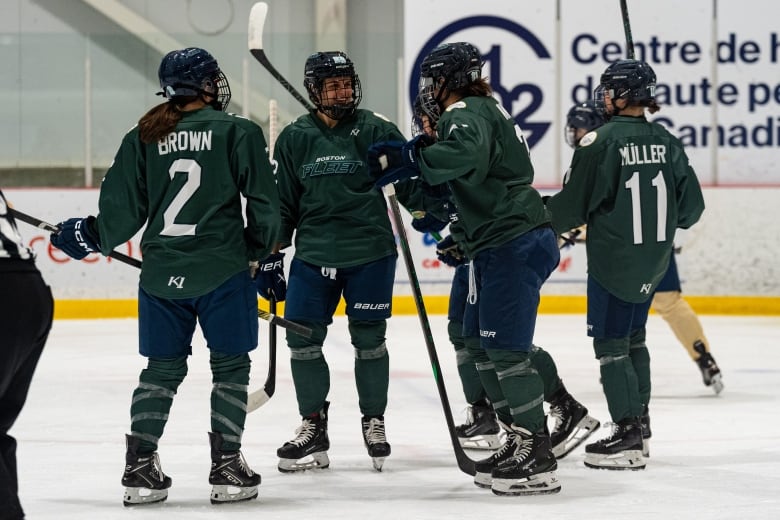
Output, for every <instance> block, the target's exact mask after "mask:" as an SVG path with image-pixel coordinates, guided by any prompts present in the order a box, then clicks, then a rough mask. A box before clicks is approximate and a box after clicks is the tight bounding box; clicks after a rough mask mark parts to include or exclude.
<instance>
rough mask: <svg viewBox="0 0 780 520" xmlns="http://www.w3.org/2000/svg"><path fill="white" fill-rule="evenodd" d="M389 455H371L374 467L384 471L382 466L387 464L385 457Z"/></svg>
mask: <svg viewBox="0 0 780 520" xmlns="http://www.w3.org/2000/svg"><path fill="white" fill-rule="evenodd" d="M386 458H387V457H371V462H372V463H373V464H374V469H375V470H377V471H382V466H384V465H385V459H386Z"/></svg>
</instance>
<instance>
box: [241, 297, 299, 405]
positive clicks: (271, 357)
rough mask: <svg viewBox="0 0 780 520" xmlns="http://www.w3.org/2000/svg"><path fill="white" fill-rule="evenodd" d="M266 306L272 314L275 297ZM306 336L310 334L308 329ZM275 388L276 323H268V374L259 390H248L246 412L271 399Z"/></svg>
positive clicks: (274, 307)
mask: <svg viewBox="0 0 780 520" xmlns="http://www.w3.org/2000/svg"><path fill="white" fill-rule="evenodd" d="M268 307H269V310H270V311H271V313H272V314H276V299H275V298H274V297H273V296H272V297H271V299H270V300H269V301H268ZM308 336H311V331H309V334H308ZM274 390H276V325H274V324H273V323H269V324H268V376H267V377H266V379H265V384H264V385H263V388H261V389H260V390H255V391H254V392H250V393H249V395H248V396H247V400H246V411H247V413H250V412H254V411H255V410H257V409H258V408H260V407H261V406H263V405H264V404H265V403H267V402H268V400H269V399H271V396H273V395H274Z"/></svg>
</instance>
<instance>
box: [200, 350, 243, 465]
mask: <svg viewBox="0 0 780 520" xmlns="http://www.w3.org/2000/svg"><path fill="white" fill-rule="evenodd" d="M210 362H211V384H212V386H211V431H212V432H215V433H220V434H222V450H223V451H238V450H239V449H240V448H241V436H242V435H243V433H244V423H245V422H246V399H247V387H248V386H249V367H250V364H251V361H250V360H249V354H220V353H218V352H212V353H211V359H210Z"/></svg>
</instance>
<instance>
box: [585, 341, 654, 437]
mask: <svg viewBox="0 0 780 520" xmlns="http://www.w3.org/2000/svg"><path fill="white" fill-rule="evenodd" d="M593 347H594V350H595V351H596V357H597V358H598V360H599V363H600V370H601V386H602V388H603V389H604V396H605V397H606V398H607V407H608V408H609V414H610V416H611V417H612V421H613V422H618V421H620V420H622V419H625V418H627V417H639V416H640V415H642V410H643V406H642V403H641V401H640V399H639V382H638V381H637V377H636V372H634V366H633V364H632V363H631V359H630V358H629V356H628V338H596V339H594V340H593Z"/></svg>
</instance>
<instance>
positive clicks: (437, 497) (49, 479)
mask: <svg viewBox="0 0 780 520" xmlns="http://www.w3.org/2000/svg"><path fill="white" fill-rule="evenodd" d="M702 321H703V324H704V327H705V331H706V333H707V335H708V337H709V339H710V342H711V344H712V352H713V354H714V355H715V358H716V360H717V361H718V363H719V365H720V366H721V369H722V370H723V374H724V377H723V381H724V383H725V390H724V391H723V393H722V394H721V395H720V396H717V397H716V396H715V395H714V393H713V392H712V390H711V389H709V388H706V387H705V386H703V385H702V382H701V378H700V375H699V371H698V369H697V368H696V366H695V364H694V363H693V362H692V361H691V360H690V359H689V358H688V355H687V354H686V353H685V351H684V349H683V348H682V347H681V346H680V345H679V344H678V343H677V342H676V340H675V339H674V337H673V336H672V334H671V332H670V331H669V329H668V327H667V326H666V324H665V323H664V322H663V321H661V319H660V318H658V317H657V316H651V317H650V322H649V324H648V344H649V346H650V351H651V356H652V380H653V398H652V401H651V404H650V410H651V417H652V430H653V439H652V442H651V457H650V459H649V463H648V466H647V469H646V470H645V471H637V472H624V471H604V470H601V471H599V470H591V469H588V468H585V467H584V466H583V463H582V459H583V449H582V447H580V448H578V449H577V450H575V451H574V452H573V453H572V454H570V455H569V456H568V457H567V458H565V459H563V460H561V461H559V466H558V477H559V479H560V481H561V483H562V491H561V492H560V493H559V494H557V495H548V496H536V497H497V496H494V495H493V494H492V493H490V491H487V490H482V489H479V488H477V487H475V486H474V484H473V483H472V481H471V478H470V477H469V476H467V475H466V474H464V473H462V472H461V471H460V470H459V469H458V467H457V465H456V463H455V458H454V456H453V451H452V446H451V444H450V440H449V437H448V435H447V430H446V425H445V421H444V415H443V413H442V405H441V402H440V400H439V396H438V393H437V390H436V385H435V381H434V378H433V375H432V373H431V364H430V361H429V358H428V354H427V350H426V347H425V342H424V340H423V335H422V333H421V329H420V326H419V322H418V320H417V318H416V317H414V316H399V317H394V318H393V319H392V320H391V321H390V326H389V328H388V348H389V351H390V362H391V380H390V403H389V407H388V410H387V413H386V425H387V432H388V439H389V441H390V442H391V444H392V449H393V452H392V455H391V456H390V457H389V458H388V459H387V461H386V463H385V469H384V471H383V472H381V473H378V472H376V471H374V470H373V469H372V467H371V462H370V460H369V458H368V456H367V455H366V452H365V449H364V448H363V444H362V438H361V433H360V413H359V411H358V408H357V396H356V391H355V384H354V379H353V375H352V366H353V353H352V347H351V345H350V343H349V337H348V334H347V330H346V321H345V319H344V318H337V319H336V321H335V323H334V325H333V326H332V327H331V329H330V335H329V337H328V339H327V342H326V347H325V354H326V357H327V359H328V362H329V364H330V368H331V382H332V384H331V387H332V388H331V393H330V396H329V399H330V400H331V401H332V405H331V409H330V423H329V424H330V428H329V433H330V439H331V449H330V451H329V454H330V460H331V467H330V469H327V470H322V471H319V472H307V473H305V474H298V475H282V474H280V473H279V472H278V471H277V470H276V463H277V459H276V455H275V453H276V448H277V447H279V446H280V445H281V444H282V443H283V442H284V441H286V440H288V439H290V438H292V436H293V435H294V429H295V428H296V427H297V426H298V425H299V423H300V418H299V416H298V413H297V406H296V404H295V394H294V390H293V386H292V380H291V377H290V369H289V361H288V359H289V357H288V352H287V347H286V345H285V343H284V340H283V337H284V336H283V334H280V341H279V345H278V347H279V349H278V351H279V368H278V375H277V390H276V393H275V395H274V396H273V398H272V399H271V400H270V401H269V402H268V403H267V404H266V405H265V406H263V407H262V408H260V409H259V410H257V411H256V412H254V413H252V414H251V415H250V416H249V417H248V419H247V424H246V432H245V434H244V446H243V451H244V454H245V456H246V458H247V460H248V461H249V463H250V464H251V466H252V467H253V468H254V469H255V470H256V471H258V472H260V473H261V474H262V477H263V482H262V485H261V486H260V497H259V499H258V500H255V501H251V502H247V503H240V504H229V505H223V506H212V505H211V504H210V503H209V490H210V486H209V484H208V481H207V478H208V470H209V447H208V439H207V434H206V432H207V431H208V430H209V392H210V389H211V383H210V381H211V379H210V374H209V369H208V354H207V350H206V348H205V346H204V344H203V340H202V338H201V337H200V336H199V335H198V336H197V337H196V339H195V340H194V343H193V351H194V355H193V356H192V357H191V358H190V362H189V375H188V377H187V379H186V380H185V382H184V383H183V384H182V386H181V388H180V389H179V393H178V395H177V396H176V399H175V402H174V405H173V409H172V410H171V418H170V421H169V422H168V426H167V428H166V431H165V435H164V437H163V440H162V442H161V444H160V448H159V452H160V457H161V461H162V467H163V470H164V471H165V472H166V473H167V474H168V475H170V476H171V477H172V478H173V486H172V488H171V489H170V494H169V498H168V501H167V502H165V503H163V504H161V505H156V506H145V507H135V508H124V507H123V506H122V486H121V484H120V477H121V474H122V468H123V464H124V434H125V432H127V430H128V427H129V405H130V396H131V393H132V391H133V389H134V387H135V385H136V382H137V378H138V373H139V371H140V370H141V368H143V366H144V365H145V363H144V360H143V358H141V357H140V356H139V355H138V354H137V347H136V345H137V322H136V321H135V320H94V321H92V320H90V321H57V322H55V324H54V327H53V330H52V334H51V336H50V338H49V341H48V344H47V347H46V349H45V351H44V355H43V357H42V359H41V362H40V365H39V367H38V370H37V373H36V375H35V378H34V380H33V384H32V388H31V391H30V395H29V398H28V401H27V405H26V407H25V409H24V410H23V412H22V415H21V416H20V418H19V420H18V421H17V423H16V425H15V427H14V429H12V431H11V433H12V434H13V435H14V436H16V437H17V439H18V441H19V449H18V459H19V461H18V462H19V478H20V488H21V489H20V496H21V500H22V504H23V506H24V508H25V511H26V513H27V517H28V518H30V519H32V520H38V519H58V520H66V519H79V520H83V519H99V520H104V519H125V518H133V519H158V518H160V519H166V520H175V519H206V518H208V519H213V518H231V519H235V520H239V519H253V520H257V519H293V518H295V519H311V520H325V519H340V520H348V519H371V520H379V519H404V520H412V519H453V520H454V519H458V520H476V519H485V518H499V515H512V516H511V517H508V518H527V519H539V520H553V519H559V518H572V519H578V520H579V519H583V520H584V519H590V518H594V519H603V518H616V519H622V518H631V519H649V518H653V519H654V518H661V519H664V520H672V519H691V518H697V519H700V520H715V519H721V518H728V519H743V518H744V519H750V520H759V519H778V518H780V418H779V417H780V398H779V397H778V393H779V391H780V348H779V347H780V345H778V340H779V339H780V318H777V317H725V316H705V317H702ZM431 326H432V330H433V331H434V335H435V342H436V346H437V350H438V355H439V359H440V362H441V365H442V371H443V374H444V379H445V381H446V385H447V391H448V393H449V399H450V402H451V406H452V410H453V414H454V416H455V420H456V422H462V421H463V419H464V414H463V410H464V408H465V401H464V399H463V394H462V392H461V389H460V384H459V381H458V378H457V371H456V368H455V361H454V354H453V349H452V347H451V346H450V344H449V342H448V340H447V336H446V318H445V317H444V316H432V317H431ZM584 329H585V319H584V317H583V316H581V315H572V316H556V315H541V316H540V317H539V321H538V325H537V332H536V343H537V344H539V345H541V346H543V347H544V348H545V349H547V350H548V351H549V352H551V353H552V354H553V356H554V358H555V360H556V362H557V365H558V369H559V372H560V375H561V377H562V378H563V380H564V382H565V384H566V386H567V387H568V389H569V390H570V391H571V392H572V394H574V395H575V397H576V398H577V399H579V400H580V401H581V402H583V403H584V404H585V405H586V406H588V408H589V409H590V411H591V414H592V415H595V416H596V417H597V418H598V419H600V420H601V421H602V423H604V422H606V421H607V420H608V414H607V410H606V403H605V401H604V397H603V394H602V391H601V388H600V386H599V383H598V377H599V376H598V364H597V362H596V360H595V359H594V358H593V353H592V347H591V344H590V340H589V339H588V338H587V337H586V336H585V331H584ZM265 330H266V329H265V328H264V322H261V339H262V344H261V347H260V349H259V350H258V351H257V352H256V353H254V354H253V360H254V367H253V378H252V383H251V388H252V389H255V388H258V387H260V386H261V385H262V384H263V382H264V381H265V377H266V370H267V340H266V339H265V338H266V333H265ZM606 433H607V430H604V429H602V430H600V431H599V432H597V433H596V434H595V435H594V437H600V436H603V435H605V434H606ZM473 455H474V456H475V457H476V456H480V457H481V456H484V455H483V454H482V453H473Z"/></svg>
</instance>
